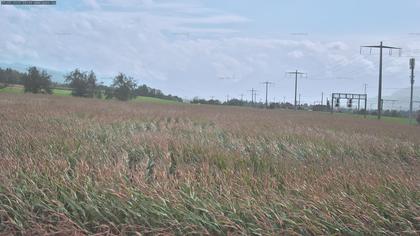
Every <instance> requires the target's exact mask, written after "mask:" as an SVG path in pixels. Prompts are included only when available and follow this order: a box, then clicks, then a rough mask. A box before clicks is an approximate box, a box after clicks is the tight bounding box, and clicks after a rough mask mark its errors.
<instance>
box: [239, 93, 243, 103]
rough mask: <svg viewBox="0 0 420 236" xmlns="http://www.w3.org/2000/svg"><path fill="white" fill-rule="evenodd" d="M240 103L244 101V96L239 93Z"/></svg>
mask: <svg viewBox="0 0 420 236" xmlns="http://www.w3.org/2000/svg"><path fill="white" fill-rule="evenodd" d="M240 96H241V102H243V101H244V95H243V94H242V93H241V95H240Z"/></svg>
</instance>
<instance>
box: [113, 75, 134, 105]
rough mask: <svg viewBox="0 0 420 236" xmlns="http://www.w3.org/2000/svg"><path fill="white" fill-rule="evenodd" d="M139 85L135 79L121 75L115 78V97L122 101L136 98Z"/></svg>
mask: <svg viewBox="0 0 420 236" xmlns="http://www.w3.org/2000/svg"><path fill="white" fill-rule="evenodd" d="M136 87H137V85H136V82H135V81H134V79H133V78H131V77H127V76H126V75H124V74H123V73H120V74H119V75H117V76H116V77H115V78H114V83H113V84H112V89H113V96H114V97H115V98H117V99H118V100H121V101H127V100H130V99H132V98H134V97H135V94H134V91H135V89H136Z"/></svg>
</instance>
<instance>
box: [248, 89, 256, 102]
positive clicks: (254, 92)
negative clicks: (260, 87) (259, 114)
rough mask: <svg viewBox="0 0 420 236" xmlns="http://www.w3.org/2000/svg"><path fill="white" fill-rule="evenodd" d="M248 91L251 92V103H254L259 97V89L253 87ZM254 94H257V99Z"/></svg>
mask: <svg viewBox="0 0 420 236" xmlns="http://www.w3.org/2000/svg"><path fill="white" fill-rule="evenodd" d="M248 91H249V92H251V104H254V101H255V100H256V99H257V90H255V89H254V88H252V89H251V90H248ZM254 95H255V100H254Z"/></svg>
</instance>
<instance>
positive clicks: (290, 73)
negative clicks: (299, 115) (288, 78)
mask: <svg viewBox="0 0 420 236" xmlns="http://www.w3.org/2000/svg"><path fill="white" fill-rule="evenodd" d="M287 74H289V75H295V110H297V86H298V76H299V75H300V76H301V77H302V76H303V75H305V73H303V72H299V71H298V70H296V71H294V72H287ZM299 100H300V99H299Z"/></svg>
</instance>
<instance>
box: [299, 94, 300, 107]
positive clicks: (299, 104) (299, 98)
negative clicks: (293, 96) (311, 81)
mask: <svg viewBox="0 0 420 236" xmlns="http://www.w3.org/2000/svg"><path fill="white" fill-rule="evenodd" d="M299 106H300V93H299Z"/></svg>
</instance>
